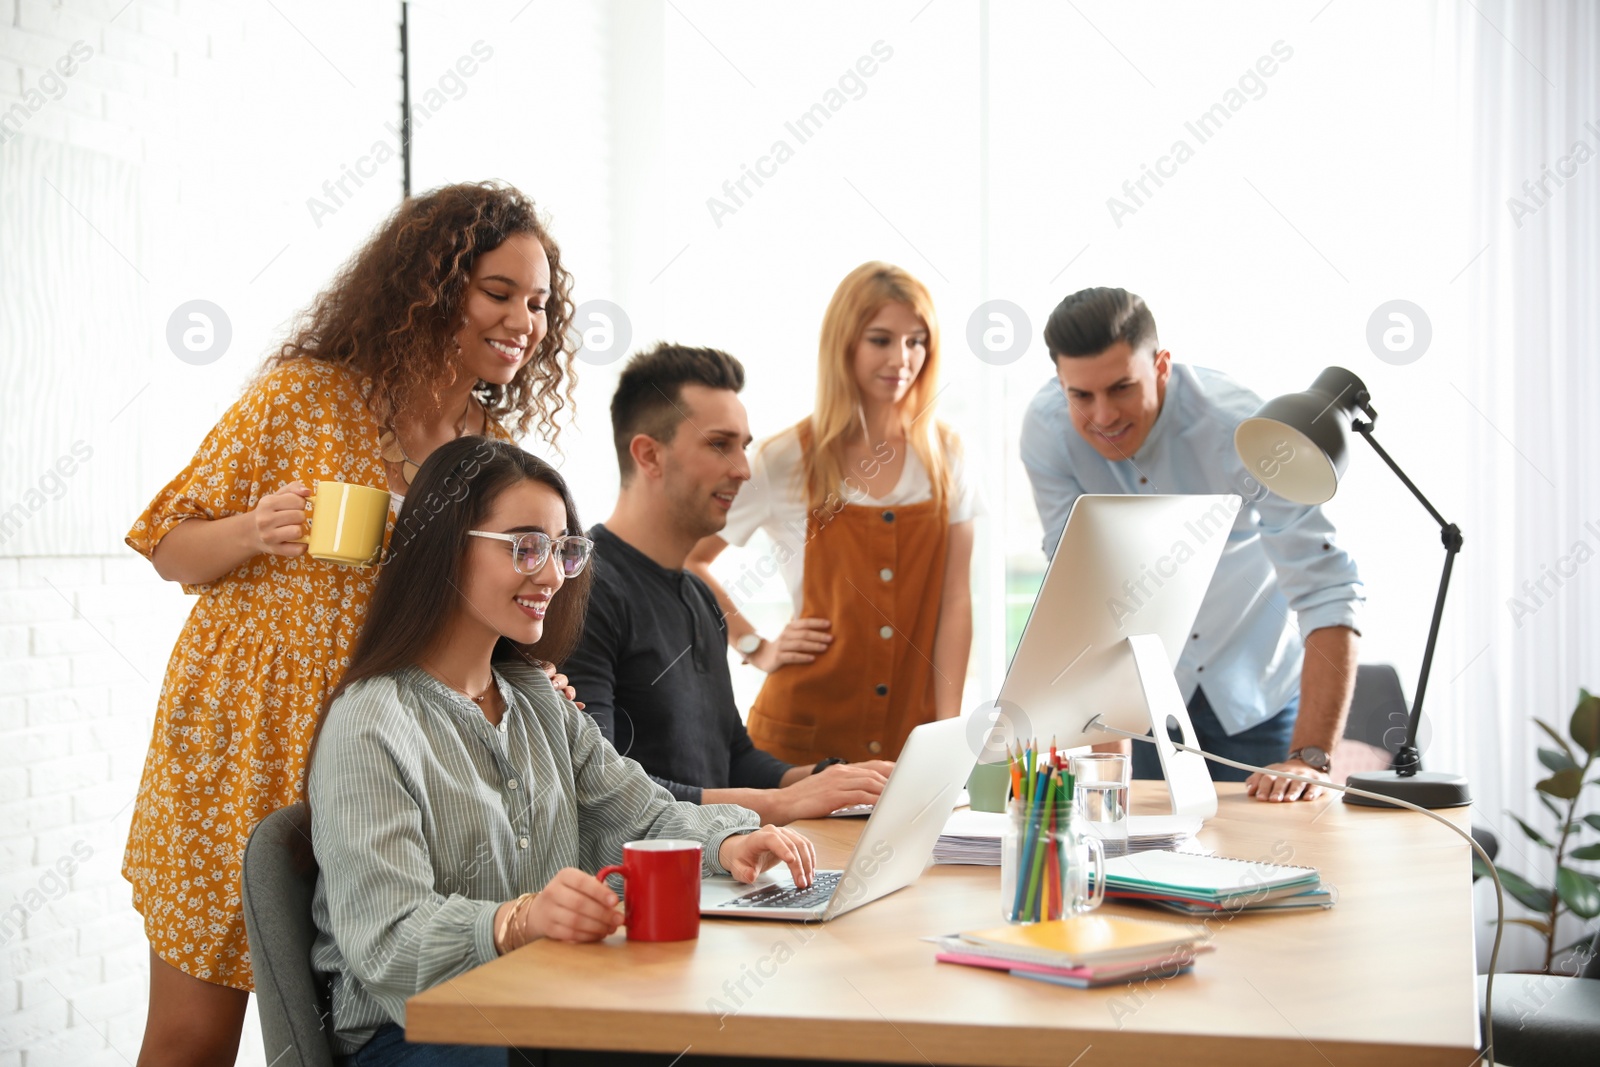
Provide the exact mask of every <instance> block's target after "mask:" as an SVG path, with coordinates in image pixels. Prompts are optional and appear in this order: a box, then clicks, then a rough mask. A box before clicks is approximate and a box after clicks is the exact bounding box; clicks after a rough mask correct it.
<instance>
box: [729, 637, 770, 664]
mask: <svg viewBox="0 0 1600 1067" xmlns="http://www.w3.org/2000/svg"><path fill="white" fill-rule="evenodd" d="M762 640H763V639H762V637H761V635H760V634H758V633H748V634H745V635H744V636H743V637H741V638H739V640H737V641H735V642H734V643H733V647H734V649H735V650H736V651H737V652H738V653H739V655H741V656H743V657H744V661H745V662H746V663H749V662H750V657H751V656H753V655H755V654H756V653H757V652H759V651H760V650H761V642H762Z"/></svg>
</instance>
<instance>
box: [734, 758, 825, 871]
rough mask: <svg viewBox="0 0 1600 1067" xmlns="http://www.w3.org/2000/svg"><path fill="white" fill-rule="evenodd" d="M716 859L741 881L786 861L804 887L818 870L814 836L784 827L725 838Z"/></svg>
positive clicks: (765, 828) (773, 827)
mask: <svg viewBox="0 0 1600 1067" xmlns="http://www.w3.org/2000/svg"><path fill="white" fill-rule="evenodd" d="M829 769H830V770H832V768H829ZM717 858H718V859H719V860H720V861H721V862H722V866H723V867H725V868H727V870H728V873H729V874H731V875H733V876H734V878H736V879H738V880H739V881H741V882H753V881H755V880H756V878H757V877H759V876H760V874H761V872H762V871H765V870H768V869H769V868H772V867H776V866H777V865H778V864H780V863H782V864H786V865H787V866H788V868H789V875H790V877H792V878H793V879H794V884H795V885H796V886H799V887H800V888H802V889H803V888H806V887H808V886H810V885H811V882H812V878H813V875H814V874H815V872H816V869H817V847H816V846H815V845H813V844H812V843H811V839H810V838H808V837H806V836H805V835H804V834H802V833H800V832H799V831H797V830H790V829H788V828H787V827H783V826H772V825H767V826H763V827H762V828H761V829H759V830H756V831H754V832H753V833H748V834H734V835H733V836H731V837H728V838H725V839H724V840H723V842H722V848H721V849H720V850H719V851H718V853H717Z"/></svg>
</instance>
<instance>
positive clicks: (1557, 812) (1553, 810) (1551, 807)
mask: <svg viewBox="0 0 1600 1067" xmlns="http://www.w3.org/2000/svg"><path fill="white" fill-rule="evenodd" d="M1534 795H1535V796H1537V797H1538V798H1539V803H1541V804H1543V805H1544V807H1545V810H1546V811H1548V812H1549V813H1550V814H1551V815H1554V816H1555V817H1556V818H1558V819H1559V818H1561V817H1562V815H1561V809H1560V808H1558V807H1556V802H1555V801H1553V800H1551V799H1550V798H1549V797H1547V796H1545V795H1544V794H1543V793H1536V794H1534Z"/></svg>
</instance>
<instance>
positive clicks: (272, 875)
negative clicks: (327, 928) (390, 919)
mask: <svg viewBox="0 0 1600 1067" xmlns="http://www.w3.org/2000/svg"><path fill="white" fill-rule="evenodd" d="M310 835H311V822H310V814H309V813H308V812H307V811H306V806H305V805H304V804H291V805H289V806H288V807H287V808H280V809H278V810H277V811H275V812H273V813H272V814H271V815H268V816H267V817H266V818H265V819H262V820H261V822H260V823H258V824H257V825H256V828H255V829H254V830H253V831H252V832H251V834H250V840H249V841H248V842H247V843H246V844H245V848H244V878H243V898H244V926H245V932H246V933H247V934H248V935H249V938H250V965H251V967H252V969H253V970H254V971H255V984H256V997H257V998H258V1003H257V1007H258V1008H259V1010H260V1014H261V1036H262V1038H263V1040H264V1043H265V1046H266V1055H267V1062H268V1063H270V1064H273V1067H296V1065H298V1067H333V1050H332V1048H331V1046H330V1038H331V1037H332V1030H331V1028H330V1027H329V1025H328V1023H329V1022H330V1021H331V1019H332V1015H331V1013H330V1008H329V1000H328V983H327V981H326V980H325V979H324V978H323V977H322V976H321V975H319V974H317V973H316V972H314V971H313V970H312V969H311V943H312V942H313V941H314V940H316V936H317V928H316V925H315V924H314V923H313V922H312V920H311V896H312V893H313V892H314V891H315V890H316V887H317V867H316V864H315V863H314V862H313V863H311V864H309V866H308V867H307V869H301V867H302V866H303V864H302V863H301V862H300V861H298V860H297V857H296V849H295V844H296V842H297V841H302V840H304V841H309V840H310Z"/></svg>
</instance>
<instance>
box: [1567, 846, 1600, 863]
mask: <svg viewBox="0 0 1600 1067" xmlns="http://www.w3.org/2000/svg"><path fill="white" fill-rule="evenodd" d="M1567 858H1568V859H1574V860H1600V845H1584V846H1583V847H1582V848H1575V849H1573V850H1572V851H1571V852H1568V853H1567Z"/></svg>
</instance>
